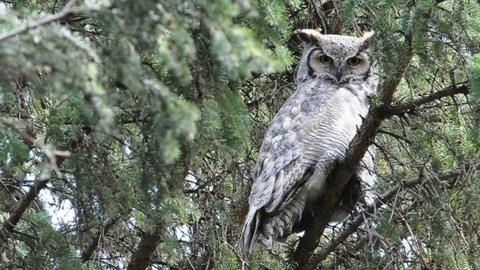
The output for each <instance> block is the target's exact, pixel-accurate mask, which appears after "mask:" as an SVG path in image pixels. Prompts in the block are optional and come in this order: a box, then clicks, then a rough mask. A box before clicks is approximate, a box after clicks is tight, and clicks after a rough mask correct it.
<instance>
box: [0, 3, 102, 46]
mask: <svg viewBox="0 0 480 270" xmlns="http://www.w3.org/2000/svg"><path fill="white" fill-rule="evenodd" d="M73 2H74V1H70V2H69V3H68V4H67V5H65V8H64V9H62V10H61V11H60V12H58V13H55V14H51V15H47V16H45V17H43V18H40V19H38V20H35V21H32V22H28V23H27V24H25V25H24V26H22V27H19V28H17V29H13V30H10V31H7V32H4V33H1V34H0V42H3V41H6V40H8V39H10V38H12V37H15V36H16V35H19V34H21V33H23V32H27V31H29V30H31V29H34V28H38V27H40V26H43V25H47V24H50V23H53V22H55V21H58V20H61V19H64V18H66V17H69V16H72V15H79V14H82V13H85V12H93V11H103V10H105V7H76V8H71V6H72V4H73Z"/></svg>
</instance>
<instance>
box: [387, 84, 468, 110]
mask: <svg viewBox="0 0 480 270" xmlns="http://www.w3.org/2000/svg"><path fill="white" fill-rule="evenodd" d="M469 88H470V86H469V83H468V81H467V82H461V83H457V84H455V85H451V86H449V87H447V88H445V89H443V90H440V91H437V92H434V93H432V94H430V95H426V96H423V97H420V98H418V99H415V100H413V101H408V102H405V103H400V104H396V105H391V106H389V105H383V108H382V109H383V110H385V112H386V114H388V117H390V116H393V115H401V114H404V113H408V112H414V111H415V110H416V109H417V108H418V107H420V106H421V105H424V104H427V103H430V102H433V101H436V100H440V99H442V98H444V97H450V96H454V95H458V94H465V95H467V94H468V93H469V92H470V89H469Z"/></svg>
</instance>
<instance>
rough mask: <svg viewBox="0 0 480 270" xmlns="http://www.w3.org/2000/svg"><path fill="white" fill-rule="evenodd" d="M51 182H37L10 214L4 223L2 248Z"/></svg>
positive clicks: (1, 237) (1, 232) (0, 233)
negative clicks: (32, 204)
mask: <svg viewBox="0 0 480 270" xmlns="http://www.w3.org/2000/svg"><path fill="white" fill-rule="evenodd" d="M49 180H50V178H45V179H39V180H37V181H35V184H34V185H33V186H32V187H31V188H30V190H29V191H28V192H27V194H26V195H25V197H23V198H22V200H21V201H20V203H19V204H18V206H17V207H16V208H15V209H14V210H13V211H12V213H10V217H9V218H8V219H7V220H6V221H5V222H4V223H3V225H2V229H1V231H0V239H1V240H2V243H1V244H0V246H2V244H3V243H5V242H6V240H7V239H8V238H9V234H11V233H12V232H13V229H14V228H15V226H17V223H18V221H19V220H20V218H21V217H22V216H23V214H24V213H25V211H26V210H27V209H28V207H29V206H30V204H31V203H32V201H33V200H34V199H35V198H36V197H37V196H38V193H39V192H40V190H42V189H43V188H44V187H45V186H46V185H47V183H48V181H49Z"/></svg>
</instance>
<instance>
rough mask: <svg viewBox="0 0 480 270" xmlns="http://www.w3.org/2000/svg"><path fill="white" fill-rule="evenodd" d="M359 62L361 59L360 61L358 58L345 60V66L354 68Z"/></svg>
mask: <svg viewBox="0 0 480 270" xmlns="http://www.w3.org/2000/svg"><path fill="white" fill-rule="evenodd" d="M361 62H362V59H360V58H359V57H352V58H349V59H348V60H347V64H349V65H350V66H356V65H358V64H360V63H361Z"/></svg>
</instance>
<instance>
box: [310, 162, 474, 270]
mask: <svg viewBox="0 0 480 270" xmlns="http://www.w3.org/2000/svg"><path fill="white" fill-rule="evenodd" d="M479 169H480V163H470V164H466V165H464V166H461V167H459V168H456V169H454V170H451V171H449V172H445V173H442V174H435V175H431V176H428V177H425V176H424V177H420V178H415V179H410V180H406V181H402V183H401V184H398V185H396V186H395V187H393V188H391V189H390V190H389V191H388V192H386V193H384V194H383V195H382V196H379V197H378V198H377V199H376V200H375V201H374V202H373V203H372V204H371V205H369V206H368V207H367V208H366V209H365V210H364V211H362V212H361V213H359V214H358V215H357V217H356V218H355V219H354V220H353V221H352V222H351V223H350V225H349V226H348V228H346V229H345V230H343V231H342V232H341V233H340V234H339V235H338V236H337V237H336V238H335V239H334V240H332V241H331V242H330V243H329V244H328V245H327V246H326V247H324V248H323V249H322V250H321V251H320V252H319V253H318V254H315V255H314V256H313V258H312V260H311V262H310V263H309V264H310V268H311V269H314V268H315V267H316V266H318V265H319V264H320V263H321V262H322V261H323V260H324V259H325V258H327V256H328V255H329V254H330V253H331V252H333V251H334V250H335V249H336V248H337V247H338V246H339V245H340V244H342V243H343V242H344V241H345V240H347V238H348V237H349V236H350V235H351V234H353V233H354V232H356V230H357V229H358V228H359V227H360V225H362V224H363V222H364V221H365V218H366V217H368V216H371V215H372V214H374V213H375V211H376V210H377V209H379V208H381V207H382V206H383V205H385V204H386V203H388V202H389V201H390V200H392V199H393V198H394V196H395V195H396V194H397V193H398V192H400V191H401V190H403V189H406V188H412V187H414V186H419V185H423V184H424V183H426V182H431V181H434V180H439V181H445V182H446V184H448V185H453V184H455V182H456V181H457V179H458V178H459V177H461V176H463V175H464V174H465V173H466V172H472V171H475V170H479Z"/></svg>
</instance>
